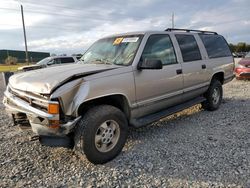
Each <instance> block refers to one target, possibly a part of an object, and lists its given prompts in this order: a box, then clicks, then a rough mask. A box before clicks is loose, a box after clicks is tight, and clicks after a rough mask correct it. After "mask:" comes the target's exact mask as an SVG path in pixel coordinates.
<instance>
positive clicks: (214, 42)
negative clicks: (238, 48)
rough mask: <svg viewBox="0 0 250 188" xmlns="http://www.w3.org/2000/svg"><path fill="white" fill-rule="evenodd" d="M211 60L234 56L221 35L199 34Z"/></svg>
mask: <svg viewBox="0 0 250 188" xmlns="http://www.w3.org/2000/svg"><path fill="white" fill-rule="evenodd" d="M199 36H200V38H201V40H202V42H203V44H204V46H205V48H206V50H207V54H208V57H209V58H218V57H228V56H232V54H231V51H230V49H229V47H228V44H227V42H226V40H225V39H224V38H223V37H222V36H220V35H211V34H199Z"/></svg>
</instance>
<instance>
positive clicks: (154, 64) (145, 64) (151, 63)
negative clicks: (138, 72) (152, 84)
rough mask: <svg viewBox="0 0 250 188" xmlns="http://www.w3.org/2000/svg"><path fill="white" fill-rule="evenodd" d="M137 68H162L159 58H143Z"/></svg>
mask: <svg viewBox="0 0 250 188" xmlns="http://www.w3.org/2000/svg"><path fill="white" fill-rule="evenodd" d="M138 69H162V62H161V60H155V59H144V60H143V61H142V63H140V65H139V68H138Z"/></svg>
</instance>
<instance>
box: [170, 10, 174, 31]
mask: <svg viewBox="0 0 250 188" xmlns="http://www.w3.org/2000/svg"><path fill="white" fill-rule="evenodd" d="M171 20H172V28H173V29H174V13H172V19H171Z"/></svg>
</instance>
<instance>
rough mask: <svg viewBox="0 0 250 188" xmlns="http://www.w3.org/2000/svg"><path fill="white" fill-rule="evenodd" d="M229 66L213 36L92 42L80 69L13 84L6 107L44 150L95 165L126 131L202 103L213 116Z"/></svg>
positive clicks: (139, 35) (27, 76)
mask: <svg viewBox="0 0 250 188" xmlns="http://www.w3.org/2000/svg"><path fill="white" fill-rule="evenodd" d="M233 69H234V61H233V57H232V54H231V52H230V50H229V47H228V44H227V42H226V41H225V39H224V38H223V37H222V36H221V35H218V34H217V33H215V32H206V31H197V30H181V29H179V30H177V29H167V30H165V31H161V32H160V31H157V32H134V33H125V34H120V35H113V36H109V37H106V38H103V39H100V40H98V41H97V42H95V43H94V44H93V45H92V46H91V47H90V48H89V49H88V50H87V51H86V52H85V54H84V55H83V56H82V58H81V60H80V63H77V64H71V65H66V66H64V67H51V68H47V69H46V70H42V69H41V70H35V71H30V72H26V73H20V74H16V75H14V76H12V77H11V78H10V80H9V85H8V87H7V90H6V91H5V93H4V95H5V97H4V100H3V101H4V104H5V106H6V109H7V111H8V112H9V113H10V114H11V117H12V118H13V120H14V124H15V125H27V126H31V128H32V130H33V132H34V133H36V135H37V138H39V140H40V142H41V143H42V144H44V145H49V146H71V147H73V148H74V149H75V150H76V151H77V153H80V154H85V155H86V157H87V158H88V160H89V161H91V162H92V163H94V164H100V163H105V162H107V161H109V160H111V159H113V158H114V157H115V156H117V155H118V154H119V153H120V152H121V150H122V148H123V146H124V144H125V142H126V138H127V134H128V127H129V126H133V127H142V126H144V125H147V124H150V123H152V122H154V121H157V120H159V119H161V118H163V117H165V116H168V115H170V114H173V113H176V112H178V111H181V110H183V109H185V108H188V107H190V106H192V105H195V104H198V103H201V104H202V106H203V108H205V109H207V110H216V109H218V108H219V106H220V104H221V101H222V93H223V91H222V85H223V84H225V83H227V82H229V81H231V80H232V79H233V77H234V75H233Z"/></svg>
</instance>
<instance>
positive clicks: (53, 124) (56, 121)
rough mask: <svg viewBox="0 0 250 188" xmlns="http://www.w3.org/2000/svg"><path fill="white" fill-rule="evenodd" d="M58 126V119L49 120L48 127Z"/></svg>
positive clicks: (55, 127) (54, 127)
mask: <svg viewBox="0 0 250 188" xmlns="http://www.w3.org/2000/svg"><path fill="white" fill-rule="evenodd" d="M59 126H60V122H59V120H49V128H52V129H57V128H59Z"/></svg>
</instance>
